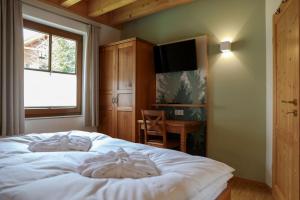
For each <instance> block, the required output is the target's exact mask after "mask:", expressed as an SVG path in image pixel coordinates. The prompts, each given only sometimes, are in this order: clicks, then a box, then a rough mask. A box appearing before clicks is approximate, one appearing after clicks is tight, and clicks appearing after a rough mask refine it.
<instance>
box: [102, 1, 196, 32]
mask: <svg viewBox="0 0 300 200" xmlns="http://www.w3.org/2000/svg"><path fill="white" fill-rule="evenodd" d="M192 1H193V0H138V1H137V2H135V3H133V4H130V5H128V6H125V7H122V8H120V9H118V10H115V11H113V12H111V13H108V14H111V20H110V24H111V25H113V26H116V25H120V24H122V23H125V22H128V21H131V20H134V19H137V18H140V17H144V16H146V15H150V14H153V13H156V12H159V11H162V10H165V9H169V8H172V7H175V6H178V5H181V4H186V3H190V2H192Z"/></svg>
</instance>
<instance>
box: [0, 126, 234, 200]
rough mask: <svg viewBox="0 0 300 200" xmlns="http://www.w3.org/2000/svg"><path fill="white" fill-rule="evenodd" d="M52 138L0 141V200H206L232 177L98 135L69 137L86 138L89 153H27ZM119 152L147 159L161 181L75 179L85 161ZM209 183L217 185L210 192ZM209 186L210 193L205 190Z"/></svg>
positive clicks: (222, 169) (199, 161)
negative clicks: (30, 147)
mask: <svg viewBox="0 0 300 200" xmlns="http://www.w3.org/2000/svg"><path fill="white" fill-rule="evenodd" d="M56 134H60V135H63V134H67V132H61V133H56ZM53 135H54V134H53V133H45V134H29V135H26V136H22V137H11V138H3V139H0V200H8V199H9V200H11V199H13V200H40V199H43V200H54V199H55V200H56V199H59V200H94V199H95V200H96V199H103V200H106V199H107V200H114V199H117V200H118V199H120V200H143V199H144V200H148V199H149V200H152V199H158V200H159V199H163V200H164V199H171V200H172V199H174V200H177V199H180V200H184V199H195V200H196V199H198V200H201V199H203V200H212V199H214V198H215V197H216V196H217V195H218V194H219V193H220V190H222V188H224V187H226V185H224V184H226V182H227V180H228V179H229V178H230V177H231V176H232V175H231V173H232V172H233V169H232V168H231V167H229V166H227V165H225V164H223V163H220V162H217V161H214V160H211V159H208V158H203V157H199V156H190V155H188V154H185V153H182V152H178V151H173V150H167V149H160V148H154V147H149V146H147V145H142V144H135V143H131V142H126V141H124V140H119V139H113V138H111V137H108V136H106V135H104V134H99V133H88V132H81V131H72V133H71V135H82V136H88V137H90V138H91V140H92V141H93V145H92V147H91V149H90V151H89V152H37V153H32V152H30V151H29V150H28V149H27V148H28V144H29V143H30V142H32V141H36V140H40V139H46V138H49V137H51V136H53ZM119 147H122V148H123V149H124V150H125V151H126V152H129V153H130V152H135V151H139V152H141V153H143V154H147V155H149V157H150V159H151V160H152V161H153V162H154V163H155V164H156V166H157V168H158V169H159V170H160V173H161V175H160V176H156V177H149V178H142V179H127V178H126V179H93V178H87V177H84V176H81V175H80V174H78V173H77V168H78V166H79V165H80V164H81V163H82V162H83V161H84V160H85V159H88V158H91V157H93V156H95V155H97V153H98V152H100V153H107V152H109V151H117V150H118V149H119ZM224 177H226V178H224ZM222 178H223V179H222ZM220 180H222V181H220ZM218 181H219V182H218ZM221 182H223V183H221ZM215 183H218V185H217V186H213V184H215ZM209 186H211V187H212V188H215V191H212V189H210V190H209ZM218 187H219V188H218ZM217 188H218V189H217ZM205 191H206V193H205ZM203 192H204V193H203ZM201 193H202V196H201ZM212 193H215V194H212Z"/></svg>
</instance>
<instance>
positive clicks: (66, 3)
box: [60, 0, 81, 8]
mask: <svg viewBox="0 0 300 200" xmlns="http://www.w3.org/2000/svg"><path fill="white" fill-rule="evenodd" d="M80 1H81V0H61V2H60V5H62V6H63V7H66V8H69V7H71V6H73V5H75V4H77V3H79V2H80Z"/></svg>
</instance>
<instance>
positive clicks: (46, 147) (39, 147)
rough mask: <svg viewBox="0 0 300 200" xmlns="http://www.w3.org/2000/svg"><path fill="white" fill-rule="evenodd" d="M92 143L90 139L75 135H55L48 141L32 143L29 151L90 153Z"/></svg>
mask: <svg viewBox="0 0 300 200" xmlns="http://www.w3.org/2000/svg"><path fill="white" fill-rule="evenodd" d="M91 145H92V141H91V139H90V138H88V137H84V136H75V135H54V136H52V137H50V138H48V139H45V140H41V141H34V142H31V143H30V144H29V146H28V149H29V150H30V151H32V152H53V151H88V150H89V149H90V148H91Z"/></svg>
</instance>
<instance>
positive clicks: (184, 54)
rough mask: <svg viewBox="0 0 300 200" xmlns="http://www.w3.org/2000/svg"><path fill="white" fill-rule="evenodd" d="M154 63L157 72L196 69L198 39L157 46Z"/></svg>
mask: <svg viewBox="0 0 300 200" xmlns="http://www.w3.org/2000/svg"><path fill="white" fill-rule="evenodd" d="M154 63H155V72H156V73H166V72H176V71H191V70H196V69H197V55H196V40H194V39H193V40H186V41H182V42H176V43H171V44H165V45H159V46H155V47H154Z"/></svg>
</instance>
